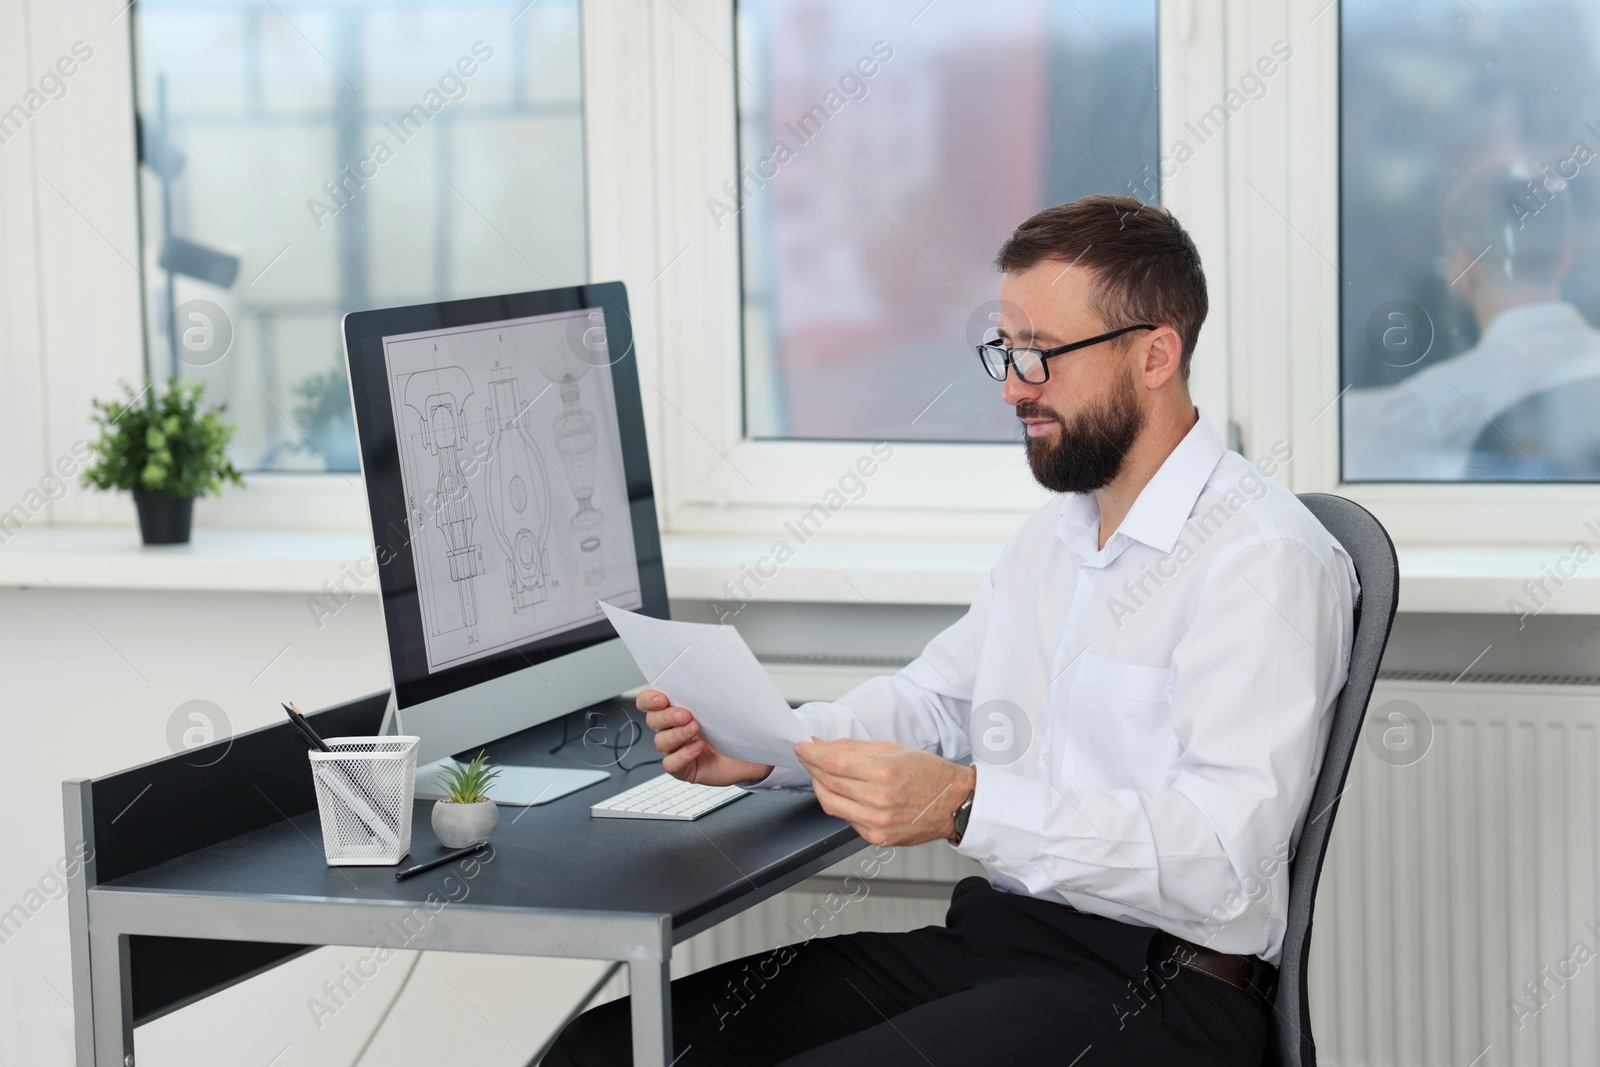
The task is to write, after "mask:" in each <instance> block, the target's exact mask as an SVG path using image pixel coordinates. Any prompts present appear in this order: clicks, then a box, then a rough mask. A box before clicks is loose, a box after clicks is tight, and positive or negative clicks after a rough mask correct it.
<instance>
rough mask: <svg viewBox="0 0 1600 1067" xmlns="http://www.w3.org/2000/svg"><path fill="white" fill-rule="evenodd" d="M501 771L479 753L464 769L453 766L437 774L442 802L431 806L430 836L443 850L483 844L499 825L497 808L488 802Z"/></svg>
mask: <svg viewBox="0 0 1600 1067" xmlns="http://www.w3.org/2000/svg"><path fill="white" fill-rule="evenodd" d="M498 777H500V768H499V767H496V766H495V765H494V764H492V763H488V762H485V760H484V758H483V753H482V752H479V753H478V754H477V755H476V756H475V757H473V760H472V762H471V763H469V764H467V765H466V766H462V765H461V764H459V763H458V764H456V765H454V766H451V767H446V768H445V769H444V770H443V771H440V772H439V778H438V783H439V787H440V788H441V789H443V790H444V792H445V798H444V799H443V800H436V801H434V803H433V816H432V819H431V821H432V823H433V832H434V833H435V834H437V835H438V836H439V842H440V843H441V844H442V845H444V846H445V847H446V848H466V847H467V846H468V845H477V844H482V843H483V842H485V841H487V840H489V838H491V837H493V836H494V832H495V830H496V828H498V827H499V825H500V807H499V805H497V804H496V803H495V802H494V801H492V800H490V799H489V786H490V785H491V784H493V782H494V780H495V779H496V778H498Z"/></svg>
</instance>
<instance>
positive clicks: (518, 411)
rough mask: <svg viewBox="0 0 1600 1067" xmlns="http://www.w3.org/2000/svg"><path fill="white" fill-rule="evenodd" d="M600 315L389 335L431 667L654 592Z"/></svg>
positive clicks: (575, 622) (551, 630) (510, 644)
mask: <svg viewBox="0 0 1600 1067" xmlns="http://www.w3.org/2000/svg"><path fill="white" fill-rule="evenodd" d="M597 315H598V312H596V311H593V310H579V311H571V312H560V313H558V314H554V315H539V316H534V317H531V318H522V319H510V320H506V321H504V322H496V323H488V324H483V325H475V326H463V327H457V328H451V329H443V330H430V331H426V332H422V333H411V334H403V335H397V336H393V337H385V338H384V339H383V352H384V364H385V367H386V369H387V372H388V376H389V391H390V396H391V398H392V401H393V404H394V425H395V437H396V445H397V448H398V450H399V459H400V476H401V482H402V485H403V487H404V490H405V498H406V515H407V523H408V526H409V529H408V531H407V534H408V536H409V538H410V542H411V548H412V559H413V560H414V561H415V565H416V571H417V574H416V578H417V594H418V599H419V602H420V607H421V612H422V623H423V636H424V642H425V645H426V650H427V663H428V672H429V673H430V674H431V673H434V672H436V671H440V670H443V669H445V668H447V667H451V666H454V665H456V664H460V663H465V662H468V661H470V660H475V659H481V658H482V657H484V656H489V655H492V654H494V653H496V652H499V651H502V650H504V649H509V648H514V647H516V646H518V645H523V644H526V643H528V642H530V641H536V640H538V639H540V638H543V637H548V636H550V635H552V634H557V633H561V632H563V631H565V630H570V629H573V628H574V627H577V626H582V625H585V624H587V623H591V622H594V621H595V620H596V619H599V618H603V616H602V614H601V612H600V608H599V606H598V605H597V604H596V600H597V599H598V600H604V601H606V602H607V603H610V604H615V605H617V606H618V607H624V608H630V609H635V608H638V607H639V606H640V605H641V603H642V600H641V595H640V586H639V571H638V566H637V563H636V561H635V556H634V544H633V527H632V523H631V520H630V516H629V512H628V495H627V486H626V482H625V480H624V473H623V466H622V443H621V439H620V436H619V431H618V422H617V411H616V400H615V396H614V394H613V392H612V383H611V373H610V367H609V359H608V357H607V352H606V349H605V347H604V344H603V342H601V343H599V344H598V347H597V346H596V341H595V340H594V338H595V337H597V336H600V337H603V336H604V335H603V331H602V332H601V333H599V334H596V333H595V332H594V331H589V330H588V326H589V323H590V321H591V320H592V318H593V317H594V316H597ZM575 338H576V339H579V340H578V341H577V343H575V341H574V339H575Z"/></svg>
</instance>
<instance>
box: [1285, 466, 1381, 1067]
mask: <svg viewBox="0 0 1600 1067" xmlns="http://www.w3.org/2000/svg"><path fill="white" fill-rule="evenodd" d="M1300 501H1301V503H1303V504H1305V506H1306V507H1307V508H1308V509H1310V511H1311V514H1313V515H1315V516H1316V517H1317V521H1318V522H1320V523H1322V525H1323V528H1324V529H1326V530H1327V531H1328V532H1329V533H1330V534H1332V535H1333V537H1334V539H1335V540H1336V541H1338V542H1339V543H1340V544H1341V545H1343V546H1344V550H1345V551H1346V552H1348V553H1350V559H1351V560H1352V561H1353V562H1354V563H1355V567H1356V579H1357V580H1358V581H1359V582H1360V583H1361V596H1360V599H1359V600H1357V602H1356V609H1355V640H1354V641H1353V642H1352V644H1351V646H1350V670H1349V674H1348V676H1347V677H1346V679H1345V683H1344V689H1343V690H1342V691H1341V692H1340V693H1339V700H1338V702H1337V703H1336V704H1335V705H1334V708H1333V729H1332V731H1331V732H1330V733H1329V735H1328V748H1327V751H1326V752H1325V753H1324V754H1323V757H1322V770H1321V771H1320V772H1319V773H1318V775H1317V787H1316V789H1315V790H1313V791H1312V794H1311V808H1310V811H1309V813H1308V815H1307V818H1306V824H1305V827H1304V828H1303V829H1302V830H1301V831H1300V841H1299V844H1298V846H1297V847H1296V849H1295V855H1294V860H1293V862H1292V863H1291V864H1290V868H1289V924H1288V929H1287V930H1285V931H1284V935H1283V959H1282V961H1281V962H1280V964H1279V968H1278V991H1277V1000H1276V1003H1275V1004H1274V1005H1273V1007H1274V1010H1273V1014H1272V1031H1271V1033H1270V1035H1269V1037H1268V1041H1267V1056H1266V1063H1267V1064H1268V1065H1269V1067H1316V1062H1317V1049H1316V1045H1315V1044H1314V1043H1313V1042H1312V1040H1311V1011H1310V1002H1309V994H1308V990H1307V986H1306V954H1307V951H1308V950H1309V948H1310V946H1311V908H1312V906H1313V905H1314V904H1315V903H1316V899H1317V879H1318V878H1319V877H1320V876H1321V874H1322V861H1323V858H1324V857H1325V856H1326V855H1327V853H1328V837H1329V833H1330V831H1332V829H1333V817H1334V816H1335V815H1336V814H1338V811H1339V795H1340V794H1341V793H1343V792H1344V783H1345V779H1346V777H1347V776H1348V775H1349V773H1350V762H1351V760H1352V759H1354V757H1355V751H1356V742H1357V740H1358V739H1359V738H1360V736H1361V724H1362V721H1363V720H1364V719H1365V718H1366V714H1367V701H1368V700H1369V699H1370V698H1371V697H1372V686H1373V683H1374V682H1376V681H1377V679H1378V663H1379V661H1381V660H1382V659H1383V649H1384V646H1385V645H1387V644H1388V643H1389V627H1390V625H1391V624H1392V623H1393V622H1394V610H1395V604H1396V602H1397V601H1398V599H1399V591H1400V564H1399V561H1398V560H1397V559H1396V558H1395V554H1394V542H1393V541H1391V540H1389V535H1388V533H1387V532H1385V530H1384V528H1383V525H1382V524H1381V523H1380V522H1378V520H1377V519H1376V518H1374V517H1373V515H1372V513H1371V512H1369V511H1368V510H1367V509H1366V508H1363V507H1362V506H1361V505H1359V504H1356V503H1354V502H1352V501H1349V500H1346V499H1344V498H1343V497H1339V496H1330V495H1328V494H1326V493H1303V494H1301V496H1300Z"/></svg>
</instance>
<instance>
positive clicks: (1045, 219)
mask: <svg viewBox="0 0 1600 1067" xmlns="http://www.w3.org/2000/svg"><path fill="white" fill-rule="evenodd" d="M1045 260H1050V261H1053V262H1054V261H1059V262H1061V263H1063V264H1073V265H1074V266H1080V267H1083V268H1085V269H1087V270H1088V271H1089V273H1090V275H1091V276H1092V277H1093V279H1094V285H1093V290H1092V292H1093V296H1092V297H1091V300H1092V306H1093V307H1094V310H1095V312H1096V313H1097V314H1099V315H1100V317H1101V318H1103V319H1104V320H1105V321H1106V325H1108V326H1110V327H1112V328H1116V327H1118V326H1131V325H1133V324H1134V323H1136V322H1150V323H1155V324H1157V325H1162V326H1171V327H1172V328H1173V329H1174V330H1176V331H1177V332H1178V336H1179V337H1180V338H1181V339H1182V341H1183V354H1182V358H1181V362H1180V364H1179V366H1180V369H1181V371H1182V373H1183V377H1184V380H1185V381H1187V380H1188V378H1189V361H1190V358H1191V357H1192V356H1193V355H1194V346H1195V342H1196V341H1198V340H1199V339H1200V326H1201V324H1202V323H1204V322H1205V321H1206V311H1207V309H1208V308H1209V306H1210V305H1209V302H1208V301H1207V299H1206V275H1205V272H1204V271H1203V270H1201V269H1200V252H1199V250H1198V249H1196V248H1195V246H1194V241H1193V239H1191V238H1190V237H1189V234H1188V232H1187V231H1185V230H1184V228H1183V226H1182V225H1181V224H1179V222H1178V220H1177V219H1176V218H1174V217H1173V214H1172V212H1170V211H1168V210H1166V209H1165V208H1161V207H1157V206H1155V205H1154V204H1146V203H1143V202H1142V201H1139V200H1135V199H1133V198H1132V197H1130V196H1086V197H1084V198H1083V199H1081V200H1074V201H1072V202H1071V203H1070V204H1057V205H1056V206H1055V207H1047V208H1045V209H1044V210H1043V211H1041V212H1039V213H1038V214H1037V215H1034V216H1033V217H1032V218H1030V219H1029V220H1028V221H1026V222H1024V223H1023V224H1022V225H1021V226H1018V227H1017V228H1016V230H1014V231H1013V232H1012V234H1011V236H1010V237H1008V238H1007V239H1006V243H1005V244H1003V245H1001V246H1000V254H999V255H998V256H996V257H995V261H994V262H995V266H997V267H999V268H1000V269H1001V270H1002V271H1005V272H1007V273H1010V272H1011V271H1018V270H1027V269H1028V268H1030V267H1034V266H1037V265H1038V264H1040V263H1042V262H1044V261H1045Z"/></svg>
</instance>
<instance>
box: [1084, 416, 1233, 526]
mask: <svg viewBox="0 0 1600 1067" xmlns="http://www.w3.org/2000/svg"><path fill="white" fill-rule="evenodd" d="M1199 416H1200V417H1199V418H1198V419H1197V420H1196V421H1195V424H1194V426H1193V427H1191V428H1190V430H1189V432H1188V433H1187V434H1185V435H1184V438H1183V440H1182V441H1179V442H1178V447H1177V448H1174V449H1173V450H1172V452H1171V453H1170V454H1168V456H1167V458H1166V459H1165V460H1164V461H1163V462H1162V464H1161V467H1160V469H1159V470H1157V471H1156V473H1155V476H1154V477H1152V478H1151V479H1150V481H1149V482H1147V483H1145V487H1144V488H1143V489H1141V490H1140V491H1139V496H1138V498H1137V499H1136V500H1134V502H1133V507H1131V508H1129V509H1128V514H1127V515H1126V516H1125V517H1124V518H1123V520H1122V525H1121V526H1118V527H1117V534H1121V535H1123V536H1125V537H1128V538H1131V539H1132V540H1135V541H1138V542H1140V543H1141V544H1146V545H1149V546H1150V547H1151V548H1153V549H1155V550H1156V551H1158V552H1171V551H1172V550H1173V549H1174V548H1176V547H1177V544H1178V538H1179V536H1181V535H1182V533H1183V524H1184V523H1186V522H1188V521H1189V516H1190V515H1192V514H1194V507H1195V502H1196V501H1198V500H1199V499H1200V493H1201V491H1202V490H1204V489H1205V487H1206V483H1207V482H1208V481H1210V479H1211V472H1212V471H1214V470H1216V467H1217V462H1218V461H1219V460H1220V459H1222V455H1223V453H1224V452H1225V451H1226V449H1225V448H1224V447H1223V444H1222V438H1221V437H1219V436H1217V431H1216V429H1215V428H1214V427H1213V426H1212V425H1211V422H1210V420H1209V419H1207V418H1206V416H1205V413H1204V412H1199ZM1099 524H1100V505H1099V503H1098V501H1096V500H1095V496H1094V494H1093V493H1069V494H1067V495H1066V496H1065V497H1064V499H1063V500H1062V502H1061V514H1060V518H1059V519H1058V520H1057V523H1056V533H1057V536H1059V537H1060V538H1061V539H1062V540H1063V541H1065V542H1067V544H1069V545H1072V546H1073V547H1074V548H1075V549H1078V550H1079V551H1080V554H1082V555H1084V556H1085V557H1091V556H1095V555H1097V554H1098V553H1099V551H1100V549H1099V548H1098V547H1097V546H1098V542H1099ZM1115 536H1116V534H1113V535H1112V537H1113V538H1114V537H1115ZM1106 547H1107V548H1110V547H1111V541H1110V540H1107V542H1106Z"/></svg>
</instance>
